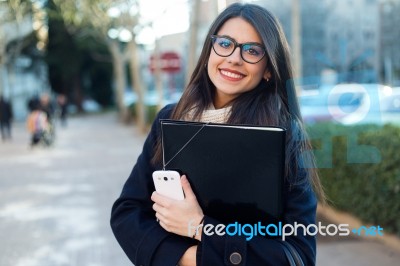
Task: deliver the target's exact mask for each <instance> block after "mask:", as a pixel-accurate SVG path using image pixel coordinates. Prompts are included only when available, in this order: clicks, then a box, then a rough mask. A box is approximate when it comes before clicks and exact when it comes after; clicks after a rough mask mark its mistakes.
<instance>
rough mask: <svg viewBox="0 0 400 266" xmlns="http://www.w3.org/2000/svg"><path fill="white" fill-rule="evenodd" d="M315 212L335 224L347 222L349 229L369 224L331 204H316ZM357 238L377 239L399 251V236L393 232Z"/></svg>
mask: <svg viewBox="0 0 400 266" xmlns="http://www.w3.org/2000/svg"><path fill="white" fill-rule="evenodd" d="M317 214H318V215H321V216H323V217H325V218H326V219H328V220H330V221H332V223H335V224H348V225H349V228H350V230H352V229H353V228H359V227H360V226H363V225H364V226H370V225H368V224H365V223H363V222H362V221H361V220H360V219H358V218H357V217H355V216H353V215H352V214H350V213H347V212H343V211H339V210H336V209H334V208H333V207H331V206H328V205H324V206H322V205H321V204H318V206H317ZM357 237H358V238H361V239H364V240H368V241H371V240H372V241H374V240H376V241H379V242H381V243H383V244H385V245H386V246H388V247H390V248H392V249H394V250H396V251H398V252H400V238H399V237H397V236H396V235H394V234H389V233H386V232H384V234H383V236H380V235H377V236H374V238H373V239H371V237H368V236H362V235H361V236H357Z"/></svg>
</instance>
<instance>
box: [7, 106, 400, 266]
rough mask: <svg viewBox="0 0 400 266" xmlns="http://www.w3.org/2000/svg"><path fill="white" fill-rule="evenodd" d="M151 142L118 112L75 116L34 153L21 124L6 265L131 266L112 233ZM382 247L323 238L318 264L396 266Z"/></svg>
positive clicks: (13, 152)
mask: <svg viewBox="0 0 400 266" xmlns="http://www.w3.org/2000/svg"><path fill="white" fill-rule="evenodd" d="M144 138H145V136H142V135H140V134H138V133H137V131H136V130H135V128H134V127H133V126H129V127H128V126H123V125H121V124H119V123H118V122H117V120H116V116H115V114H106V115H94V116H83V117H77V118H72V119H70V120H69V124H68V127H67V128H60V127H58V128H57V141H56V143H55V145H54V147H51V148H47V149H46V148H36V149H30V148H28V142H29V135H28V133H27V132H26V131H25V126H24V125H23V124H21V123H19V124H16V125H15V126H14V139H13V140H12V142H6V143H1V142H0V239H1V241H0V265H1V266H64V265H65V266H114V265H117V266H127V265H131V264H130V262H129V260H128V259H127V258H126V256H125V254H124V253H123V251H122V250H121V249H120V247H119V246H118V244H117V242H116V240H115V238H114V237H113V235H112V232H111V229H110V227H109V216H110V209H111V205H112V203H113V202H114V200H115V199H116V198H117V197H118V195H119V193H120V191H121V188H122V185H123V183H124V182H125V180H126V178H127V177H128V175H129V173H130V171H131V168H132V166H133V164H134V163H135V161H136V159H137V156H138V154H139V152H140V151H141V148H142V143H143V141H144ZM399 260H400V254H399V253H398V252H396V251H394V250H392V249H390V248H388V247H386V246H384V245H382V244H381V243H378V242H371V241H364V240H358V239H354V238H352V239H350V240H348V241H338V240H337V239H336V240H335V239H331V240H330V239H328V240H327V239H325V240H323V241H320V242H319V244H318V265H324V266H330V265H353V266H357V265H398V264H397V263H398V261H399Z"/></svg>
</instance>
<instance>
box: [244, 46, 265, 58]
mask: <svg viewBox="0 0 400 266" xmlns="http://www.w3.org/2000/svg"><path fill="white" fill-rule="evenodd" d="M243 48H244V50H245V51H246V53H248V54H250V55H254V56H258V55H260V54H262V51H261V48H260V47H258V46H248V47H243Z"/></svg>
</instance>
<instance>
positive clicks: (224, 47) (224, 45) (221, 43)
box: [210, 35, 265, 64]
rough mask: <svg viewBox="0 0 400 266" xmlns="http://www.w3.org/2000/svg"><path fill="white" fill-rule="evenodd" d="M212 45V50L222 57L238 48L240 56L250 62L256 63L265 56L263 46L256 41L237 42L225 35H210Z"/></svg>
mask: <svg viewBox="0 0 400 266" xmlns="http://www.w3.org/2000/svg"><path fill="white" fill-rule="evenodd" d="M210 38H211V41H212V47H213V50H214V52H215V53H216V54H217V55H219V56H222V57H228V56H230V55H231V54H233V52H234V51H235V49H236V47H239V48H240V56H241V57H242V59H243V60H244V61H246V62H247V63H250V64H256V63H258V62H260V61H261V59H263V58H264V56H265V48H264V47H263V46H262V45H261V44H259V43H256V42H247V43H238V42H236V41H235V40H234V39H232V38H230V37H227V36H218V35H211V36H210Z"/></svg>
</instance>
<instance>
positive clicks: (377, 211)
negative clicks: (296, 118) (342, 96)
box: [308, 123, 400, 236]
mask: <svg viewBox="0 0 400 266" xmlns="http://www.w3.org/2000/svg"><path fill="white" fill-rule="evenodd" d="M308 132H309V135H310V138H311V139H312V141H313V145H314V149H315V154H316V157H317V165H318V166H319V173H320V177H321V179H322V184H323V186H324V188H325V192H326V194H327V196H328V204H330V205H332V206H333V207H335V208H338V209H341V210H344V211H347V212H350V213H352V214H354V215H356V216H357V217H359V218H360V219H362V220H363V221H364V222H365V223H367V224H373V225H380V226H381V227H382V228H384V229H385V231H386V232H391V233H395V234H397V236H400V219H399V213H400V168H399V165H400V160H399V156H398V151H399V150H400V128H399V127H398V126H394V125H391V124H387V125H384V126H377V125H372V124H370V125H357V126H344V125H339V124H333V123H318V124H314V125H311V126H309V127H308Z"/></svg>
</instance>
